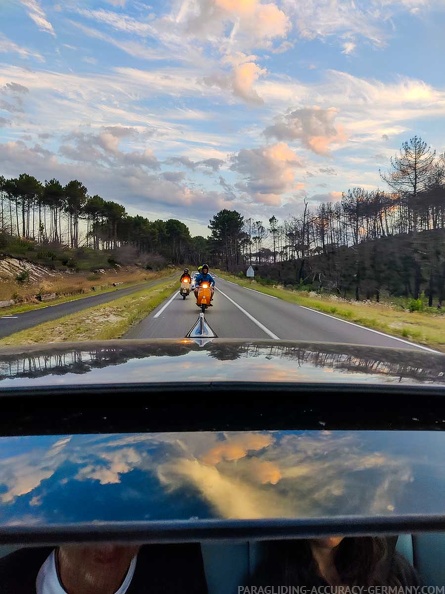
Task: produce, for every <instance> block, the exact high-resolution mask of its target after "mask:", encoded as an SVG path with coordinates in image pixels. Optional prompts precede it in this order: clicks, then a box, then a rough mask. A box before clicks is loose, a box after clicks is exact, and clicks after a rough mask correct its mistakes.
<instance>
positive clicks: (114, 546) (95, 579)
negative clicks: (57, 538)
mask: <svg viewBox="0 0 445 594" xmlns="http://www.w3.org/2000/svg"><path fill="white" fill-rule="evenodd" d="M139 549H140V545H132V544H130V545H128V544H119V543H97V544H90V543H88V544H72V545H71V544H70V545H62V546H60V547H59V548H58V550H57V549H56V556H57V557H56V558H57V565H58V571H59V576H60V580H61V582H62V585H63V587H64V589H65V590H66V591H68V592H70V591H76V590H78V589H79V590H80V591H87V590H85V588H88V589H89V590H91V591H94V592H96V591H97V594H101V593H102V592H109V591H112V592H115V591H116V590H118V588H119V587H120V585H121V584H122V582H123V580H124V578H125V576H126V574H127V571H128V569H129V567H130V563H131V560H132V559H133V557H134V556H135V555H136V553H137V552H138V551H139ZM86 582H87V584H86Z"/></svg>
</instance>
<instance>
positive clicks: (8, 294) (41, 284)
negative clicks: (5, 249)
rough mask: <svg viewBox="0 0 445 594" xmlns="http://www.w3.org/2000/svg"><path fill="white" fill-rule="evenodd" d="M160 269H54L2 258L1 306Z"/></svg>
mask: <svg viewBox="0 0 445 594" xmlns="http://www.w3.org/2000/svg"><path fill="white" fill-rule="evenodd" d="M158 275H159V273H155V272H152V271H148V270H145V269H143V268H140V267H137V266H118V265H117V266H116V267H113V268H110V269H98V270H95V271H89V272H74V271H71V270H69V271H66V272H61V271H54V270H51V269H50V268H47V267H45V266H41V265H39V264H34V263H31V262H28V261H26V260H19V259H17V258H11V257H3V258H0V306H2V307H6V306H8V305H15V304H18V303H27V302H39V301H42V300H44V301H45V300H52V299H56V298H57V297H63V296H65V295H78V294H83V293H90V292H94V291H96V292H97V291H100V290H103V289H106V288H107V287H112V286H116V285H118V284H126V283H135V282H143V281H144V280H150V279H152V278H156V277H157V276H158Z"/></svg>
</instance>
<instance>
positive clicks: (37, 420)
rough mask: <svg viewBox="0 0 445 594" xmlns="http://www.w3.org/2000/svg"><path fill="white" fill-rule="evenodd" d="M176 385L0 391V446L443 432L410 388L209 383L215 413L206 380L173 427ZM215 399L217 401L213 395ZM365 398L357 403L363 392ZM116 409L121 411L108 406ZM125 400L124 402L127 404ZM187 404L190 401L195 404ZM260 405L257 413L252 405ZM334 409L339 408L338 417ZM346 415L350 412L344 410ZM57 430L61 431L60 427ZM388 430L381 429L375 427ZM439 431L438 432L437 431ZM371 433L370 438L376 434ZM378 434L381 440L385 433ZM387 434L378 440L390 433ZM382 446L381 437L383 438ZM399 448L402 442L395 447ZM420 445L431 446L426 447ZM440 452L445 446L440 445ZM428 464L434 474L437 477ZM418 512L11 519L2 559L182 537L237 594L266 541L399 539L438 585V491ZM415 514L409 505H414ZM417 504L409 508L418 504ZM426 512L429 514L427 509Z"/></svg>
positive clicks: (442, 536) (436, 402)
mask: <svg viewBox="0 0 445 594" xmlns="http://www.w3.org/2000/svg"><path fill="white" fill-rule="evenodd" d="M175 392H176V389H175V388H172V387H171V386H170V387H167V386H164V387H162V388H161V386H159V385H156V386H150V385H138V386H132V387H131V388H130V387H129V386H116V387H115V388H114V396H115V399H112V400H111V399H110V398H109V387H108V388H106V387H101V386H94V387H92V386H86V387H78V388H73V387H66V386H53V387H51V388H48V387H47V388H35V389H33V390H32V391H30V390H28V389H20V388H11V389H9V388H5V389H4V390H3V393H2V397H1V404H2V410H3V412H4V414H2V416H1V417H0V434H1V435H2V437H1V438H0V439H2V440H7V439H14V438H16V437H18V436H36V435H37V436H38V435H40V436H42V435H47V436H48V435H50V436H51V435H58V434H61V433H63V434H64V435H67V434H70V433H77V434H91V433H94V434H111V433H120V432H122V433H126V432H128V431H131V432H135V431H140V432H144V433H147V432H148V433H154V434H156V433H158V432H165V431H170V432H171V431H178V432H184V431H188V432H190V434H192V435H193V434H199V433H200V432H203V431H204V432H205V431H213V432H215V431H222V432H230V431H261V430H263V431H264V430H268V431H277V430H284V431H295V430H296V429H298V430H299V431H308V430H310V431H312V432H327V433H329V432H335V431H339V430H340V431H356V430H358V431H360V432H362V433H363V434H367V435H369V434H372V433H375V434H376V435H377V434H378V432H379V431H380V432H381V433H380V434H381V435H383V434H385V436H389V437H392V438H394V439H395V440H396V441H397V437H399V436H400V437H401V438H403V439H406V438H407V437H408V438H411V439H413V440H414V438H416V439H417V440H419V439H421V438H422V436H426V435H431V434H434V436H436V437H439V438H440V437H441V436H442V432H441V431H440V428H441V425H440V424H438V421H439V420H440V422H441V423H442V422H443V419H442V416H443V414H442V408H443V406H442V398H443V394H442V393H441V392H442V390H441V389H440V388H434V387H431V389H425V387H419V388H416V387H415V386H399V387H394V386H386V387H385V386H383V385H381V386H369V387H367V386H351V385H344V386H338V385H337V386H333V385H318V386H314V385H306V386H304V385H301V386H296V385H292V386H290V385H289V386H286V385H285V384H280V385H273V383H271V384H270V385H268V386H267V388H266V387H265V386H264V385H263V386H258V385H256V384H254V383H246V384H243V385H242V386H241V385H235V386H234V385H225V384H224V383H223V382H222V383H220V384H215V385H214V386H213V397H214V398H213V400H214V404H212V407H209V406H208V385H207V384H206V383H205V382H203V383H202V384H197V385H193V386H191V387H190V390H189V391H187V392H186V394H185V397H184V400H183V402H184V404H183V405H182V406H181V405H180V404H178V411H179V412H178V414H177V415H175V419H180V422H179V421H175V420H174V419H172V415H171V414H170V407H169V406H168V402H170V401H171V400H172V399H173V398H174V397H175ZM217 396H219V397H217ZM359 396H360V400H359V405H358V404H357V402H358V400H357V399H358V397H359ZM115 401H116V402H119V406H118V405H117V404H116V405H115V404H114V402H115ZM122 403H124V404H122ZM192 403H193V404H192ZM253 405H255V411H256V413H255V414H254V413H253V408H252V406H253ZM339 411H340V412H339ZM347 411H349V412H347ZM62 427H63V432H62V431H61V428H62ZM382 429H384V430H385V431H382ZM438 429H439V431H438ZM376 432H377V433H376ZM380 434H379V435H380ZM385 436H384V437H385ZM385 439H386V437H385ZM400 443H402V442H400ZM425 443H426V442H425ZM442 451H443V450H442ZM434 468H435V467H434V463H431V472H432V473H433V472H434ZM422 488H423V487H422V485H419V489H420V491H419V496H418V499H419V501H420V506H419V508H418V511H417V512H416V513H408V514H407V513H402V512H400V513H393V514H389V515H386V516H385V515H382V514H378V513H376V514H372V513H371V514H370V513H369V512H368V513H364V514H363V515H360V514H357V515H355V516H351V517H346V518H345V517H344V516H342V515H341V514H342V511H341V510H339V511H338V515H337V512H336V510H334V511H333V512H332V511H331V514H330V516H329V517H327V518H323V517H310V515H307V516H306V517H300V518H298V517H292V518H289V517H287V518H280V517H275V516H274V514H273V510H271V517H269V518H267V517H266V518H265V517H263V518H260V519H251V520H249V519H245V520H234V519H230V518H225V519H224V518H223V519H218V521H216V522H215V521H212V520H210V521H207V520H198V519H196V518H195V519H192V520H193V521H190V523H189V524H188V526H189V527H187V526H186V527H184V523H183V522H181V521H179V522H177V523H176V522H175V521H173V522H167V523H165V522H164V523H163V522H161V523H155V524H153V525H152V526H150V523H148V524H147V523H142V524H140V525H137V524H136V525H131V524H129V525H126V524H125V522H124V523H123V524H122V525H121V526H120V527H119V529H118V530H117V529H115V527H113V526H109V525H107V524H105V526H104V527H100V526H99V527H94V531H93V532H91V530H92V528H93V526H89V527H88V526H85V525H83V526H81V527H80V529H79V527H76V526H75V525H66V526H61V527H56V529H55V528H54V526H51V525H46V526H43V527H35V526H33V524H32V522H31V523H30V524H29V525H25V526H24V525H21V526H19V527H18V528H17V529H16V527H14V526H13V525H11V524H7V523H6V524H3V526H0V543H1V549H0V553H1V555H2V556H3V555H6V554H8V553H9V552H12V551H13V550H16V549H17V548H18V547H21V546H41V545H43V544H44V545H48V544H57V543H61V542H72V541H75V542H82V538H84V537H85V536H87V537H88V539H93V540H96V541H103V540H107V541H108V540H109V541H116V542H117V541H120V540H122V539H123V540H126V541H134V540H136V541H138V542H185V541H193V542H197V541H199V542H200V543H201V548H202V554H203V560H204V567H205V573H206V578H207V583H208V590H209V594H231V593H233V594H235V593H236V594H238V592H239V590H238V588H239V586H241V585H243V584H246V583H248V581H249V579H250V578H251V577H252V575H253V572H254V570H255V568H256V567H257V566H258V562H259V561H260V559H261V556H262V550H263V541H265V540H277V539H280V538H286V539H289V538H302V537H314V535H315V536H316V535H321V536H329V535H330V536H333V535H338V534H342V535H355V536H360V535H373V534H378V535H385V534H387V535H391V536H395V535H397V542H396V550H398V551H399V552H400V553H402V554H403V555H404V556H405V558H406V559H407V560H408V561H410V562H411V564H412V565H413V566H414V567H415V568H416V569H417V571H418V572H419V574H420V576H421V578H422V580H423V581H424V583H425V584H426V585H428V586H443V585H444V584H445V522H444V519H445V516H444V514H443V513H438V511H437V510H439V512H440V509H441V508H442V506H441V503H440V502H441V498H440V496H439V497H437V495H438V494H437V493H433V495H432V498H433V499H434V502H435V505H436V504H437V507H434V506H433V507H430V508H428V509H427V508H426V507H425V508H422V493H424V494H425V493H427V490H428V485H426V486H425V490H424V491H422ZM414 507H415V506H414ZM414 507H413V509H414ZM425 510H426V511H425ZM145 537H147V538H145Z"/></svg>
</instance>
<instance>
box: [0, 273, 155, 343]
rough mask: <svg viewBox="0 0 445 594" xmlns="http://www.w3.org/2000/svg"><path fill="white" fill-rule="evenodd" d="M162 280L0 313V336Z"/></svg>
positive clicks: (31, 326)
mask: <svg viewBox="0 0 445 594" xmlns="http://www.w3.org/2000/svg"><path fill="white" fill-rule="evenodd" d="M164 281H165V279H161V280H153V281H150V282H147V283H140V284H138V285H134V286H132V287H126V288H125V289H116V290H115V291H112V292H110V293H102V294H101V295H92V296H91V297H84V298H83V299H76V300H74V301H67V302H66V303H60V304H58V305H48V306H47V307H44V308H41V309H36V310H33V311H26V312H23V313H19V314H15V315H13V316H7V315H5V316H3V317H1V315H0V338H4V337H5V336H10V335H11V334H14V333H15V332H20V330H26V329H28V328H33V327H34V326H37V325H38V324H43V323H44V322H50V321H52V320H57V318H61V317H63V316H67V315H70V314H73V313H77V312H79V311H82V310H83V309H85V308H87V307H94V306H95V305H101V304H102V303H109V302H110V301H114V300H115V299H120V298H121V297H125V295H131V293H136V292H137V291H140V290H141V289H149V288H150V287H154V286H156V285H157V284H159V283H160V282H164Z"/></svg>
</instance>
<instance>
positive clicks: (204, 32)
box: [175, 0, 291, 51]
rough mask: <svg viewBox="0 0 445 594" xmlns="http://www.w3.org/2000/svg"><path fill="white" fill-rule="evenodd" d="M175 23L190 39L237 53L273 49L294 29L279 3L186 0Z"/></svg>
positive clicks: (256, 0) (235, 0)
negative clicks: (203, 39)
mask: <svg viewBox="0 0 445 594" xmlns="http://www.w3.org/2000/svg"><path fill="white" fill-rule="evenodd" d="M175 22H176V23H177V24H180V25H182V26H183V28H184V30H185V32H186V33H187V34H188V35H190V36H194V37H197V38H206V39H207V40H209V41H211V42H213V44H214V45H215V46H219V47H222V48H223V50H224V49H226V50H227V48H228V47H231V48H236V51H240V50H241V51H246V50H247V51H250V50H251V49H252V48H258V47H270V46H271V42H272V41H273V40H274V39H276V38H281V37H285V36H286V35H287V33H288V31H289V30H290V28H291V25H290V22H289V19H288V17H287V15H286V14H285V13H284V12H283V11H282V10H280V9H279V8H278V6H277V5H276V4H274V3H272V2H270V3H266V4H263V3H261V2H259V1H258V0H195V1H193V0H192V1H189V0H184V2H183V3H182V6H181V8H180V10H179V12H178V14H177V16H176V18H175Z"/></svg>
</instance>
